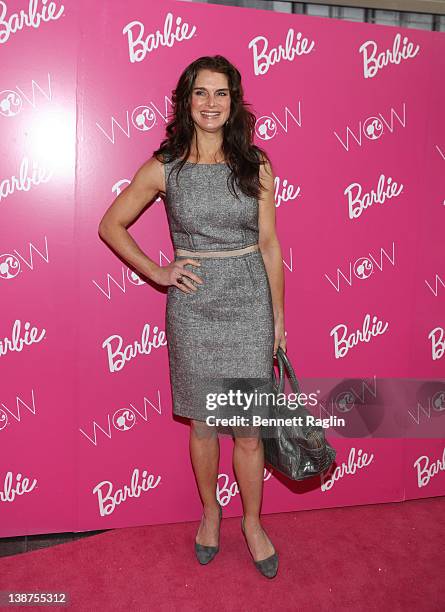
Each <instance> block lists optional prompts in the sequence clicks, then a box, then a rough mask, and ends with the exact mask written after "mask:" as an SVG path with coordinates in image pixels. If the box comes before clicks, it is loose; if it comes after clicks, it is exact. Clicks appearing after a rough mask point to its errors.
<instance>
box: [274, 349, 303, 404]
mask: <svg viewBox="0 0 445 612" xmlns="http://www.w3.org/2000/svg"><path fill="white" fill-rule="evenodd" d="M277 360H278V370H279V372H280V381H279V383H278V393H283V391H284V382H285V381H284V371H285V370H287V375H288V377H289V382H290V386H291V388H292V391H293V392H294V393H300V385H299V384H298V380H297V377H296V376H295V372H294V369H293V367H292V365H291V362H290V361H289V357H288V356H287V355H286V353H285V352H284V351H283V349H282V348H281V346H279V347H278V349H277Z"/></svg>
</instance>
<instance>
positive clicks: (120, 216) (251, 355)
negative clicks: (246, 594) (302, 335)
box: [99, 55, 286, 578]
mask: <svg viewBox="0 0 445 612" xmlns="http://www.w3.org/2000/svg"><path fill="white" fill-rule="evenodd" d="M172 102H173V118H172V120H171V121H170V123H169V124H168V126H167V138H166V139H165V140H164V141H163V142H162V143H161V146H160V148H159V149H158V150H156V151H154V154H153V157H152V158H151V159H150V160H148V161H147V162H146V163H145V164H144V165H143V166H142V167H141V168H140V169H139V170H138V171H137V173H136V174H135V176H134V178H133V180H132V182H131V184H130V185H129V186H128V187H127V188H126V189H125V190H124V191H123V192H122V193H121V194H120V195H119V196H118V197H117V198H116V200H115V201H114V202H113V204H112V205H111V206H110V208H109V209H108V211H107V212H106V214H105V215H104V217H103V219H102V221H101V223H100V227H99V233H100V236H101V237H102V238H103V239H104V240H105V241H106V242H107V243H108V244H109V245H110V246H111V247H113V248H114V249H115V250H116V251H117V252H118V253H119V254H120V255H121V256H122V258H124V259H125V260H126V261H128V262H129V263H130V264H132V265H133V266H134V267H135V268H136V269H137V270H138V271H139V272H140V273H141V274H143V275H145V276H146V277H148V278H149V279H151V280H152V281H154V282H155V283H157V284H159V285H161V286H167V287H168V290H167V308H166V335H167V341H168V351H169V365H170V378H171V387H172V396H173V412H174V414H176V415H180V416H183V417H187V418H189V419H190V423H191V427H190V454H191V460H192V465H193V469H194V473H195V477H196V481H197V486H198V490H199V494H200V497H201V500H202V503H203V515H202V519H201V524H200V526H199V529H198V532H197V535H196V539H195V552H196V556H197V558H198V560H199V562H200V563H201V564H206V563H208V562H210V561H211V560H212V559H213V558H214V556H215V555H216V553H217V552H218V550H219V527H220V522H221V517H222V509H221V506H220V504H219V501H218V500H217V497H216V486H217V478H218V464H219V437H218V435H217V429H216V428H215V426H213V425H211V424H210V423H209V422H208V421H207V417H208V416H209V415H212V410H213V408H212V409H210V408H209V406H208V405H206V404H204V402H203V401H202V397H203V393H202V392H203V389H205V391H207V392H209V391H212V390H213V391H216V390H218V392H219V391H220V390H221V387H220V384H222V388H223V389H227V381H229V383H230V384H229V387H230V388H233V383H234V384H235V387H236V388H237V389H239V388H245V387H246V381H252V380H255V379H260V380H263V381H264V380H266V379H269V380H270V377H271V372H272V368H273V357H274V355H275V354H276V351H277V349H278V347H279V346H280V347H281V348H282V349H283V350H284V351H285V350H286V339H285V333H284V306H283V302H284V272H283V262H282V257H281V249H280V245H279V242H278V239H277V236H276V230H275V202H274V176H273V172H272V168H271V165H270V161H269V159H268V157H267V155H266V154H265V152H264V151H262V150H261V149H259V148H258V147H256V146H255V145H253V136H254V126H255V116H254V115H253V114H252V113H251V112H250V111H248V110H247V108H246V103H245V102H244V100H243V88H242V85H241V75H240V73H239V71H238V70H237V69H236V68H235V67H234V66H233V65H232V64H231V63H230V62H229V61H227V60H226V59H225V58H224V57H222V56H220V55H217V56H214V57H201V58H199V59H198V60H196V61H194V62H193V63H192V64H190V65H189V66H188V67H187V68H186V69H185V70H184V72H183V73H182V75H181V77H180V79H179V81H178V84H177V87H176V89H175V90H174V92H173V96H172ZM158 194H161V195H162V196H165V202H166V210H167V217H168V222H169V227H170V231H171V235H172V241H173V244H174V247H175V260H174V261H173V262H171V263H170V264H169V265H167V266H162V267H160V266H158V265H156V263H155V262H153V261H152V260H151V259H149V258H148V257H147V256H146V255H145V254H144V253H143V252H142V251H141V250H140V249H139V247H138V246H137V244H136V243H135V241H134V240H133V238H132V237H131V236H130V234H129V233H128V232H127V230H126V228H127V226H128V225H129V224H130V223H131V222H132V221H133V220H134V219H135V218H136V217H137V216H138V215H139V213H140V212H141V210H142V209H143V208H144V207H145V206H146V204H147V203H148V202H149V201H151V200H152V199H153V198H154V197H156V196H157V195H158ZM224 385H226V386H224ZM247 386H249V383H248V382H247ZM249 388H250V389H252V388H253V386H252V385H250V387H249ZM205 397H207V395H205ZM221 410H222V409H221ZM232 431H233V432H234V434H235V443H234V452H233V463H234V469H235V474H236V477H237V480H238V484H239V487H240V493H241V499H242V503H243V509H244V516H243V519H242V523H241V527H242V531H243V534H244V537H245V539H246V542H247V545H248V549H249V551H250V554H251V555H252V558H253V561H254V563H255V565H256V567H257V569H258V570H259V571H260V572H261V573H262V574H263V575H264V576H267V577H269V578H273V577H274V576H275V575H276V573H277V569H278V555H277V553H276V551H275V549H274V546H273V544H272V542H271V541H270V539H269V537H268V536H267V534H266V533H265V531H264V529H263V528H262V526H261V522H260V506H261V501H262V489H263V474H264V448H263V444H262V441H261V437H260V434H259V431H260V428H259V427H257V426H255V427H254V426H249V427H243V426H240V427H234V428H232Z"/></svg>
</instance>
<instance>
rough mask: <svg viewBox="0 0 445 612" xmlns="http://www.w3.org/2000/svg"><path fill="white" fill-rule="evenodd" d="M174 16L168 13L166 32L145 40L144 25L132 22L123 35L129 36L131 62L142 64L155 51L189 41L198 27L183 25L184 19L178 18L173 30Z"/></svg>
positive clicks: (165, 23)
mask: <svg viewBox="0 0 445 612" xmlns="http://www.w3.org/2000/svg"><path fill="white" fill-rule="evenodd" d="M172 21H173V15H172V13H167V16H166V18H165V22H164V30H163V31H162V32H161V31H160V30H156V32H155V33H154V34H149V35H148V36H146V37H145V39H144V34H145V33H144V24H143V23H141V22H140V21H131V22H130V23H128V24H127V25H126V26H125V27H124V29H123V30H122V34H127V39H128V52H129V57H130V62H131V63H132V64H133V63H135V62H142V61H143V60H144V59H145V56H146V55H147V53H151V52H152V51H153V50H154V49H157V48H158V47H159V46H161V47H173V45H174V44H175V43H176V42H181V41H183V40H189V39H190V38H192V36H193V35H194V34H195V32H196V26H192V28H191V29H190V25H189V24H188V23H186V22H185V21H184V23H182V24H181V21H182V18H181V17H176V28H175V29H174V30H173V29H172Z"/></svg>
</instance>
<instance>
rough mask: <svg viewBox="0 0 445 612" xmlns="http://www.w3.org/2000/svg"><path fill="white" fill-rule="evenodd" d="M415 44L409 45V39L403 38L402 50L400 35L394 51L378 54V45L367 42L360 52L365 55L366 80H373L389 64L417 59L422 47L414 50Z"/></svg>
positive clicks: (397, 35)
mask: <svg viewBox="0 0 445 612" xmlns="http://www.w3.org/2000/svg"><path fill="white" fill-rule="evenodd" d="M368 47H369V50H368ZM413 47H414V45H413V43H411V42H410V43H408V37H407V36H404V37H403V47H402V49H400V34H396V36H395V38H394V42H393V45H392V50H390V49H387V50H386V52H385V51H382V52H381V53H379V54H377V43H376V42H374V41H373V40H367V41H366V42H364V43H363V44H362V46H361V47H360V49H359V51H360V53H363V76H364V77H365V79H372V78H373V77H375V75H376V74H377V71H378V70H380V69H381V68H383V67H384V66H387V65H388V64H389V63H392V64H400V62H401V61H402V60H406V59H409V58H411V57H415V56H416V55H417V53H418V52H419V49H420V45H417V46H416V48H415V49H414V48H413Z"/></svg>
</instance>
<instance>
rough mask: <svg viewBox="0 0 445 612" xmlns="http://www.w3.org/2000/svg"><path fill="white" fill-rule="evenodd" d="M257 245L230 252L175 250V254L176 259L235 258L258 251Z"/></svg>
mask: <svg viewBox="0 0 445 612" xmlns="http://www.w3.org/2000/svg"><path fill="white" fill-rule="evenodd" d="M259 249H260V247H259V245H258V244H251V245H249V246H247V247H243V248H241V249H232V250H231V251H189V250H187V249H175V254H176V255H177V256H178V257H196V258H197V259H199V258H200V257H235V256H236V255H244V254H245V253H253V252H255V251H259Z"/></svg>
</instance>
